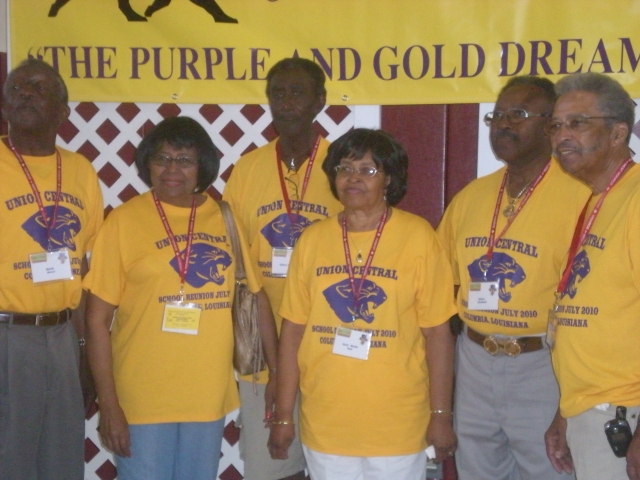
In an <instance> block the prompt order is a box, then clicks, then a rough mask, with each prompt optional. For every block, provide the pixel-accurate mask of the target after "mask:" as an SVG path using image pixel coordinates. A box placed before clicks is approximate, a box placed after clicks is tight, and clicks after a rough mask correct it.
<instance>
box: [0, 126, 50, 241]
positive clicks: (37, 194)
mask: <svg viewBox="0 0 640 480" xmlns="http://www.w3.org/2000/svg"><path fill="white" fill-rule="evenodd" d="M7 139H8V140H9V148H11V151H12V152H13V154H14V155H15V157H16V159H17V160H18V163H19V164H20V166H21V167H22V171H23V172H24V175H25V176H26V177H27V181H28V182H29V186H30V187H31V191H32V192H33V196H34V197H35V198H36V202H37V204H38V208H39V209H40V215H41V216H42V222H43V223H44V227H45V230H46V232H47V244H48V250H49V251H51V230H52V229H53V227H54V226H55V224H56V217H57V216H58V205H60V192H61V191H62V160H61V159H60V152H59V151H58V149H57V148H56V197H55V201H54V204H53V214H52V215H51V221H49V220H48V219H47V212H46V211H45V209H44V204H43V203H42V197H41V196H40V190H38V187H37V185H36V182H35V180H34V179H33V176H32V175H31V172H30V171H29V168H28V167H27V164H26V163H25V161H24V159H23V158H22V155H20V153H19V152H18V150H16V147H15V146H14V145H13V142H11V138H9V137H7Z"/></svg>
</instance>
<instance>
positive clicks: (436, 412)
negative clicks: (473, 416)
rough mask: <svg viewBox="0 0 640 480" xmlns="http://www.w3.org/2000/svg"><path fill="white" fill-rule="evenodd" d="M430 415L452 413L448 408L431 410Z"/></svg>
mask: <svg viewBox="0 0 640 480" xmlns="http://www.w3.org/2000/svg"><path fill="white" fill-rule="evenodd" d="M431 415H453V412H452V411H450V410H431Z"/></svg>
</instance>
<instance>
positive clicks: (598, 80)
mask: <svg viewBox="0 0 640 480" xmlns="http://www.w3.org/2000/svg"><path fill="white" fill-rule="evenodd" d="M576 90H579V91H582V92H588V93H593V94H594V95H596V97H597V100H596V104H597V106H598V108H599V109H600V111H601V112H602V115H603V116H606V117H613V118H614V119H615V120H606V124H607V125H608V126H609V127H611V126H613V124H614V123H619V122H624V123H626V124H627V126H628V127H629V134H628V135H627V143H629V139H630V138H631V133H632V132H633V125H634V124H635V103H634V102H633V100H632V99H631V97H630V96H629V94H628V93H627V91H626V90H625V89H624V88H623V87H622V85H620V83H619V82H617V81H616V80H614V79H613V78H611V77H609V76H607V75H603V74H602V73H595V72H587V73H574V74H572V75H567V76H566V77H564V78H562V79H561V80H559V81H558V83H556V93H557V94H558V97H560V96H561V95H564V94H566V93H569V92H572V91H576ZM616 121H617V122H616Z"/></svg>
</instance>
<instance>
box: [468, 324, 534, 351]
mask: <svg viewBox="0 0 640 480" xmlns="http://www.w3.org/2000/svg"><path fill="white" fill-rule="evenodd" d="M467 336H468V337H469V339H470V340H471V341H473V342H475V343H477V344H478V345H481V346H482V347H484V349H485V350H486V351H487V352H489V353H490V354H491V355H509V356H510V357H517V356H518V355H520V354H521V353H529V352H536V351H538V350H542V349H543V348H544V344H543V341H542V337H505V338H503V337H499V338H498V337H494V336H493V335H483V334H481V333H478V332H476V331H475V330H473V329H471V328H469V327H467Z"/></svg>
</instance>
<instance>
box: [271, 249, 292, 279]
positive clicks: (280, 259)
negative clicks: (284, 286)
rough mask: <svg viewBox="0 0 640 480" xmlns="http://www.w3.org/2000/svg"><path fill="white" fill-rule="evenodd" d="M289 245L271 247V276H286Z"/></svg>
mask: <svg viewBox="0 0 640 480" xmlns="http://www.w3.org/2000/svg"><path fill="white" fill-rule="evenodd" d="M292 253H293V248H291V247H273V249H272V250H271V275H272V276H273V277H286V276H287V272H288V271H289V263H290V262H291V254H292Z"/></svg>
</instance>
